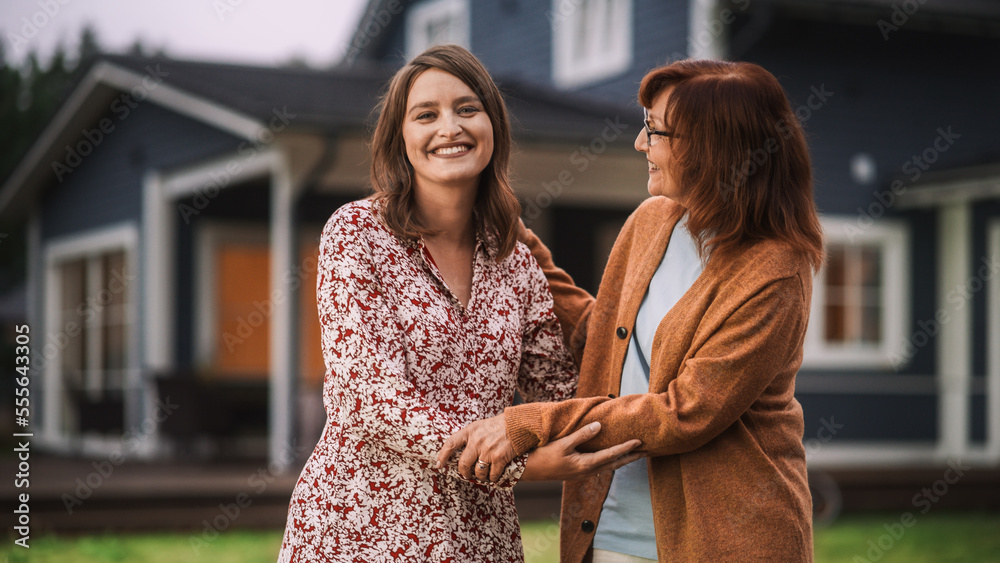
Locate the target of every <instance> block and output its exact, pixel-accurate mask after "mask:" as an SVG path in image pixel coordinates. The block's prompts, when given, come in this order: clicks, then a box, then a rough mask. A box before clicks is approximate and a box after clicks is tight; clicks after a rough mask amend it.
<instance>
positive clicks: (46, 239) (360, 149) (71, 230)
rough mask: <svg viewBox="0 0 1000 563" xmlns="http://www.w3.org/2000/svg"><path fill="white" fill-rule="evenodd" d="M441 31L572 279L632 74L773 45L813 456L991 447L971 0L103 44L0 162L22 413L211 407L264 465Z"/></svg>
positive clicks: (627, 105)
mask: <svg viewBox="0 0 1000 563" xmlns="http://www.w3.org/2000/svg"><path fill="white" fill-rule="evenodd" d="M442 41H448V42H457V43H460V44H463V45H466V46H468V47H470V48H471V50H472V51H473V52H475V53H476V54H477V55H478V56H479V57H480V58H481V59H482V60H483V61H484V63H485V64H486V65H487V67H488V68H489V69H490V70H491V72H492V73H493V74H494V76H495V77H497V79H498V82H499V83H500V85H501V89H502V90H504V91H505V93H506V94H507V96H508V101H509V103H510V106H511V110H512V113H513V115H514V116H515V118H516V126H517V129H516V136H517V143H518V152H517V154H516V155H515V157H514V166H515V178H516V188H517V190H518V192H519V195H520V196H521V198H522V201H523V203H524V209H525V220H526V222H529V223H530V224H531V226H532V227H533V228H535V229H536V230H537V231H538V232H539V233H540V234H541V235H542V237H543V238H544V239H545V240H546V241H547V242H548V243H549V244H550V246H551V248H552V250H553V252H554V254H555V256H556V259H557V262H558V263H559V264H560V265H563V266H564V267H565V268H566V269H567V270H568V271H570V273H572V274H573V275H574V277H575V278H576V279H577V280H578V282H579V283H581V285H583V286H585V287H589V288H591V289H594V288H595V287H596V285H597V282H598V280H599V278H600V274H601V271H602V268H603V260H604V258H605V257H606V256H607V252H608V250H609V249H610V246H611V244H612V243H613V241H614V237H615V235H616V233H617V231H618V229H619V228H620V226H621V224H622V222H623V221H624V218H625V217H626V216H627V215H628V213H629V212H630V211H631V210H632V209H634V208H635V207H636V205H637V204H638V203H639V202H640V201H641V200H642V199H643V198H644V197H646V194H645V190H644V186H645V167H644V166H643V163H642V158H641V156H639V155H637V154H636V153H635V152H634V150H633V149H632V148H631V142H632V139H633V138H634V136H635V134H636V133H637V131H638V127H639V124H640V122H641V120H640V119H639V116H640V115H641V112H640V108H639V107H638V106H637V105H636V104H635V102H634V98H635V92H636V89H637V85H638V82H639V80H640V79H641V77H642V76H643V75H644V74H645V72H646V71H647V70H648V69H650V68H653V67H655V66H658V65H661V64H663V63H665V62H667V61H670V60H674V59H677V58H681V57H685V56H694V57H722V58H733V59H741V60H748V61H753V62H757V63H759V64H761V65H762V66H764V67H765V68H767V69H769V70H771V71H772V72H773V73H774V74H775V75H776V76H778V78H779V80H780V81H781V83H782V85H783V86H784V88H785V90H786V92H787V93H788V95H789V97H790V99H791V101H792V104H793V107H794V108H795V111H796V116H797V117H798V118H799V120H800V121H801V122H802V123H803V125H804V126H805V128H806V132H807V135H808V137H809V141H810V147H811V152H812V156H813V163H814V173H815V191H816V200H817V202H818V205H819V208H820V211H821V213H822V221H823V225H824V228H825V231H826V235H827V253H828V260H827V264H826V266H825V267H824V269H823V270H822V271H821V272H820V273H819V275H818V276H817V277H816V280H815V289H814V302H813V306H812V315H813V318H812V320H811V323H810V329H809V333H808V335H807V345H806V357H805V360H804V363H803V367H802V369H801V371H800V375H799V378H798V385H797V390H796V394H797V397H798V399H799V401H800V402H801V403H802V405H803V407H804V410H805V415H806V431H805V445H806V450H807V455H808V457H809V462H810V465H811V467H814V468H843V467H871V468H877V469H889V470H892V469H896V468H902V467H913V466H927V467H942V466H944V465H945V464H946V463H948V462H951V461H957V460H960V461H961V462H962V463H965V464H972V465H975V466H983V467H986V466H989V467H997V466H998V465H1000V276H997V275H996V272H997V269H998V262H1000V204H998V200H1000V143H998V141H996V140H995V135H994V132H995V129H996V125H997V124H998V123H1000V108H998V107H997V105H996V104H995V100H996V98H997V95H998V94H1000V77H998V76H996V73H995V72H992V69H995V68H998V67H1000V49H998V47H1000V9H998V8H997V7H995V4H994V3H993V2H989V1H986V0H961V1H948V2H945V1H944V0H897V1H890V0H753V1H751V0H732V1H729V0H552V1H541V2H528V1H524V0H496V1H487V0H414V1H404V0H371V1H370V2H369V6H368V9H367V11H366V15H365V16H364V18H363V20H362V22H361V23H360V25H359V27H358V31H357V33H356V35H355V36H354V38H353V39H352V42H351V47H350V49H349V52H348V55H347V58H346V60H345V64H344V66H343V67H342V68H338V69H335V70H333V71H323V72H319V71H308V70H295V69H264V68H251V67H239V66H230V65H216V64H205V63H193V62H181V61H163V60H141V59H132V58H123V57H104V58H102V59H100V60H98V61H96V62H95V63H94V64H93V65H91V66H90V67H89V69H88V70H87V72H86V73H85V74H84V76H83V78H82V79H81V80H80V81H79V83H78V85H77V87H76V89H75V90H74V91H73V93H72V94H71V95H70V97H69V98H67V100H66V102H65V104H64V105H63V107H62V109H61V110H60V112H59V113H58V114H57V115H56V116H55V117H54V119H53V121H52V122H51V124H50V125H49V127H48V128H47V129H46V130H45V132H44V133H43V134H42V135H41V136H40V137H39V139H38V141H37V142H36V143H35V145H34V147H33V148H32V150H31V152H30V153H29V154H28V155H27V156H26V158H25V159H24V161H23V162H22V163H21V166H20V167H19V168H18V169H17V170H16V171H15V173H14V174H13V175H12V176H11V178H10V179H8V181H7V182H6V184H5V185H4V186H3V188H2V189H0V215H8V214H26V215H27V216H28V217H30V223H29V224H30V228H29V233H30V236H29V240H28V241H27V243H28V245H29V255H30V257H31V264H30V267H29V277H30V280H29V288H30V290H31V293H30V295H29V299H28V301H29V303H30V307H29V317H30V319H31V322H32V326H33V330H35V331H36V333H37V334H44V335H45V338H46V342H45V344H44V346H40V347H39V348H37V349H36V350H35V352H36V354H39V355H40V357H39V358H38V362H36V363H35V364H33V365H34V366H35V369H36V374H35V376H34V377H35V379H34V385H35V386H34V387H33V391H32V393H33V396H41V398H42V404H41V409H40V410H39V411H38V412H39V413H40V416H41V420H36V421H35V422H36V423H37V424H38V432H39V436H40V438H39V440H41V441H42V442H43V443H44V444H45V445H46V446H47V447H49V448H50V449H55V450H61V451H67V452H73V451H101V450H102V448H103V450H105V451H106V450H108V449H112V448H115V447H120V446H118V444H120V440H119V438H120V436H121V434H120V431H124V432H125V433H126V435H127V436H128V435H130V433H131V435H132V436H133V437H134V438H135V439H134V440H132V441H130V442H127V443H130V444H134V452H132V453H134V454H135V455H145V456H149V457H155V456H156V455H171V454H179V453H183V452H182V451H181V450H179V449H178V448H179V447H180V446H181V445H184V444H186V443H189V442H190V440H187V439H186V438H185V437H190V436H196V435H197V433H198V425H203V426H204V425H209V426H210V427H213V428H216V429H217V430H216V432H217V433H219V434H223V435H227V436H230V437H231V439H232V440H234V441H235V442H232V441H231V442H230V443H238V444H250V445H253V444H256V445H257V447H260V445H261V444H260V441H261V440H262V439H266V440H267V442H266V447H267V451H268V452H269V455H270V457H271V459H272V460H273V461H275V462H277V463H280V462H282V460H287V458H288V457H289V455H288V452H289V450H290V448H292V446H293V445H294V444H296V443H299V442H302V443H308V442H309V440H308V439H302V436H303V435H309V434H310V432H315V428H311V429H310V428H309V426H310V423H309V421H316V420H317V416H318V415H317V414H316V411H317V404H316V397H317V392H316V386H317V385H318V384H319V379H320V374H321V371H322V368H321V364H320V362H319V360H318V351H317V350H316V348H315V346H316V345H317V343H318V338H317V337H316V335H315V331H316V330H317V329H316V326H315V323H314V322H313V321H312V320H310V314H314V312H313V313H310V310H309V307H310V306H311V297H310V295H309V292H308V288H310V287H311V284H312V280H311V278H310V275H313V274H314V272H313V270H314V268H315V264H314V262H310V257H311V256H312V255H313V254H314V252H315V244H316V241H315V237H316V234H317V233H318V232H319V228H320V226H321V225H322V222H323V220H324V219H325V217H326V216H327V215H328V214H329V212H330V211H331V210H332V209H334V208H335V207H336V206H337V205H339V204H340V203H343V202H345V201H348V200H351V199H354V198H357V197H360V196H361V195H363V194H364V186H365V183H366V175H367V172H366V171H367V164H366V162H367V150H366V148H365V145H364V137H365V131H366V117H367V116H368V115H369V112H370V109H371V107H372V106H373V105H374V103H375V97H376V95H377V92H378V89H379V87H380V85H381V84H382V83H383V82H384V81H385V79H386V77H387V76H388V73H389V72H391V70H392V69H394V68H396V67H398V66H399V65H400V64H402V63H403V62H404V61H405V60H407V59H408V58H409V57H411V56H412V55H414V54H416V53H418V52H420V51H421V50H422V49H423V48H425V47H426V46H428V45H430V44H432V43H435V42H442ZM753 158H754V155H752V154H750V155H748V163H747V164H748V166H751V165H752V161H753ZM265 271H266V272H267V274H266V275H265V274H263V272H265ZM116 288H117V289H116ZM303 288H306V289H303ZM71 327H72V329H73V330H70V328H71ZM171 393H172V394H171ZM167 397H173V401H174V402H173V403H169V402H166V403H165V402H164V399H165V398H167ZM177 397H182V398H183V400H177ZM206 397H207V399H206ZM158 401H159V402H158ZM174 404H176V405H177V406H176V407H175V406H173V405H174ZM263 404H266V405H267V408H266V412H268V413H269V416H268V417H267V420H266V427H264V426H263V424H264V420H262V415H261V413H262V412H264V410H265V409H264V407H263V406H262V405H263ZM206 405H207V406H206ZM185 407H187V408H185ZM213 407H214V408H213ZM108 412H112V413H114V416H113V417H110V418H112V419H113V420H109V417H107V416H104V415H103V414H102V413H104V414H106V413H108ZM192 412H195V413H201V414H199V416H208V415H211V414H218V413H219V412H222V413H237V414H238V418H239V420H244V421H247V420H248V421H251V422H252V421H253V420H254V418H253V417H254V416H256V417H257V418H256V420H257V422H258V423H259V424H261V425H262V428H261V429H259V430H258V431H257V432H256V434H253V435H251V436H241V435H239V429H232V428H226V427H225V420H221V421H220V420H214V421H213V420H210V417H209V418H205V419H202V418H192V417H191V416H193V415H190V414H189V413H192ZM205 413H207V415H206V414H205ZM239 413H243V414H239ZM311 413H312V414H311ZM297 414H298V415H300V416H301V419H302V420H301V421H299V420H297V419H296V415H297ZM216 418H223V419H226V418H227V417H216ZM229 418H231V417H229ZM160 419H162V420H160ZM192 421H194V422H197V423H198V424H194V422H192ZM171 427H172V428H171ZM234 434H235V436H234ZM240 440H243V441H240ZM254 440H256V441H254ZM296 440H298V442H297V441H296Z"/></svg>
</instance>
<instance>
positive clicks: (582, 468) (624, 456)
mask: <svg viewBox="0 0 1000 563" xmlns="http://www.w3.org/2000/svg"><path fill="white" fill-rule="evenodd" d="M600 431H601V423H600V422H592V423H590V424H588V425H587V426H584V427H583V428H581V429H579V430H577V431H576V432H573V433H572V434H570V435H569V436H566V437H564V438H560V439H558V440H556V441H555V442H550V443H548V444H546V445H544V446H542V447H541V448H538V449H536V450H534V451H532V452H531V453H529V454H528V463H527V465H526V466H525V468H524V473H522V474H521V480H522V481H574V480H577V479H583V478H584V477H590V476H591V475H600V474H601V473H604V472H606V471H614V470H616V469H618V468H619V467H622V466H624V465H628V464H630V463H632V462H633V461H636V460H637V459H641V458H643V457H645V455H646V454H644V453H640V452H632V450H634V449H636V448H638V447H639V446H640V445H641V444H642V442H640V441H639V440H629V441H628V442H625V443H623V444H618V445H617V446H612V447H610V448H607V449H603V450H600V451H596V452H594V453H580V452H578V451H576V447H577V446H579V445H580V444H583V443H584V442H587V441H590V440H591V439H593V438H594V436H597V433H598V432H600Z"/></svg>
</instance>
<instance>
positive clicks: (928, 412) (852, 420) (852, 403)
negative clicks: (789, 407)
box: [796, 394, 938, 445]
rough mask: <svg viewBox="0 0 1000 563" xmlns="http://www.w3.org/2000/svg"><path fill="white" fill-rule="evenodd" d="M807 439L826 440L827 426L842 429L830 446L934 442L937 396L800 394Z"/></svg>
mask: <svg viewBox="0 0 1000 563" xmlns="http://www.w3.org/2000/svg"><path fill="white" fill-rule="evenodd" d="M796 398H797V399H798V400H799V402H800V403H801V404H802V410H803V413H804V418H805V433H804V435H803V436H804V439H805V440H806V441H808V440H809V439H810V438H817V437H820V438H821V437H824V436H826V435H827V433H826V432H824V433H820V429H821V428H824V426H825V425H824V422H823V421H826V422H828V423H830V425H834V424H835V425H840V427H839V428H837V429H836V434H834V435H833V436H832V440H830V442H829V443H831V444H837V445H840V444H842V443H843V442H859V441H882V440H885V441H889V442H933V441H934V440H936V439H937V435H938V415H937V412H938V403H937V401H938V399H937V396H914V395H859V394H828V395H812V394H800V395H796Z"/></svg>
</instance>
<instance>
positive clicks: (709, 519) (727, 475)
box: [505, 197, 813, 563]
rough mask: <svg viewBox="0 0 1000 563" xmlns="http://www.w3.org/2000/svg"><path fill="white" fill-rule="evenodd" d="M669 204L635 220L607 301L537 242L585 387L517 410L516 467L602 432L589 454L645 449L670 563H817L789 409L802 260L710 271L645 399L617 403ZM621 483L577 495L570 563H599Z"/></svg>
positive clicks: (794, 412)
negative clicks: (519, 460)
mask: <svg viewBox="0 0 1000 563" xmlns="http://www.w3.org/2000/svg"><path fill="white" fill-rule="evenodd" d="M672 205H675V204H674V203H673V202H671V201H670V200H669V199H666V198H663V197H654V198H651V199H648V200H646V201H645V202H644V203H643V204H642V205H641V206H640V207H639V209H637V210H636V211H635V212H634V213H633V214H632V216H631V217H629V220H628V221H627V222H626V224H625V227H624V228H623V229H622V232H621V234H620V235H619V236H618V240H617V241H616V242H615V246H614V249H613V250H612V252H611V256H610V258H609V259H608V265H607V268H606V269H605V271H604V278H603V280H602V281H601V286H600V289H599V291H598V293H597V299H596V301H595V299H594V298H593V297H591V296H590V295H589V294H587V293H586V292H584V291H583V290H581V289H579V288H577V287H576V286H575V285H573V281H572V279H571V278H570V277H569V276H568V275H567V274H566V273H565V272H563V271H562V270H559V269H558V268H556V267H555V265H554V264H553V263H552V256H551V254H550V253H549V251H548V249H547V248H545V246H544V245H542V243H541V241H539V240H538V238H537V237H535V236H534V234H532V233H530V231H529V232H527V233H526V235H525V238H526V239H527V241H526V242H527V243H528V246H529V247H530V248H531V250H532V253H533V254H534V255H535V258H536V259H537V260H538V262H539V264H541V266H542V269H543V270H544V271H545V272H546V276H547V277H548V279H549V284H550V286H551V288H552V293H553V296H554V298H555V304H556V314H557V315H558V317H559V321H560V323H561V324H562V327H563V333H564V337H565V338H566V340H567V343H568V344H569V346H570V349H571V350H573V351H574V354H575V356H576V358H577V361H578V362H580V366H581V367H580V370H581V371H580V384H579V389H578V391H577V398H576V399H571V400H569V401H564V402H561V403H529V404H524V405H518V406H514V407H508V408H507V409H506V410H505V423H506V427H507V435H508V437H509V438H510V439H511V441H512V442H513V444H514V448H515V450H516V452H517V454H518V455H520V454H522V453H524V452H526V451H528V450H530V449H531V448H534V447H536V446H539V445H544V444H545V443H547V442H549V441H551V440H555V439H557V438H561V437H563V436H566V435H567V434H570V433H571V432H572V431H574V430H575V429H578V428H580V427H581V426H583V425H585V424H588V423H590V422H593V421H595V420H596V421H600V422H601V424H602V427H601V433H600V434H599V435H598V436H597V437H596V438H595V439H594V440H592V441H591V442H588V443H587V444H585V447H586V449H589V450H594V449H599V448H605V447H608V446H612V445H614V444H619V443H621V442H625V441H627V440H630V439H632V438H639V439H640V440H642V444H643V445H642V446H641V447H640V449H641V450H643V451H645V452H648V454H649V456H650V457H649V458H647V460H646V463H647V464H648V468H649V477H650V479H649V481H650V490H651V494H652V503H653V520H654V526H655V529H656V546H657V552H658V554H659V559H660V561H671V562H679V561H697V562H702V561H713V562H718V561H769V562H775V561H812V557H813V549H812V501H811V497H810V494H809V485H808V482H807V478H806V460H805V450H804V448H803V446H802V433H803V419H802V408H801V406H800V405H799V403H798V401H796V400H795V397H794V395H793V393H794V389H795V373H796V371H797V370H798V368H799V365H800V364H801V362H802V343H803V339H804V336H805V331H806V325H807V322H808V320H809V303H810V295H811V292H812V271H811V269H810V265H809V261H808V260H807V258H806V257H805V256H804V255H803V254H801V253H799V252H796V251H794V250H792V249H791V248H789V247H788V246H787V245H785V244H783V243H780V242H775V241H762V242H757V243H754V244H748V245H747V246H746V248H745V249H743V250H741V252H739V253H738V254H737V255H734V256H732V257H728V259H726V260H721V259H715V258H714V257H713V259H710V260H709V261H708V264H707V265H706V267H705V269H704V271H703V273H702V275H701V276H700V277H699V278H698V279H697V280H696V281H695V283H694V285H693V286H692V287H691V289H690V290H688V292H687V293H686V294H685V295H684V296H683V297H682V298H681V300H680V301H678V303H677V304H676V305H675V306H674V308H673V309H671V310H670V311H669V312H668V313H667V315H666V316H665V317H664V318H663V320H662V321H661V322H660V325H659V327H658V328H657V331H656V334H655V336H654V340H653V347H652V354H651V358H650V362H649V364H650V376H649V393H647V394H642V395H630V396H626V397H618V396H617V395H618V392H619V389H620V385H621V372H622V365H623V362H624V360H625V352H626V349H627V347H628V342H629V338H631V336H632V328H633V326H634V324H635V319H636V314H637V312H638V310H639V305H640V304H641V302H642V298H643V296H644V295H645V293H646V289H647V287H648V285H649V281H650V279H651V278H652V276H653V273H654V272H655V271H656V269H657V267H658V266H659V263H660V259H661V258H662V257H663V254H664V252H665V250H666V247H667V243H668V242H669V240H670V234H671V232H672V231H673V228H674V222H673V221H667V219H666V218H667V216H668V212H669V210H670V209H671V206H672ZM584 344H585V345H584ZM637 463H641V462H637ZM610 483H611V476H610V475H603V476H600V477H595V478H591V479H585V480H580V481H571V482H567V483H565V485H564V488H563V500H562V521H561V540H560V551H561V560H562V561H563V562H574V563H575V562H578V561H583V560H585V558H586V559H587V560H589V558H590V545H591V543H592V540H593V536H594V534H593V532H594V528H595V526H596V525H598V524H599V522H600V515H601V507H602V506H603V503H604V499H605V497H606V496H607V493H608V488H609V486H610Z"/></svg>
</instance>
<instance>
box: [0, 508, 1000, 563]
mask: <svg viewBox="0 0 1000 563" xmlns="http://www.w3.org/2000/svg"><path fill="white" fill-rule="evenodd" d="M900 517H901V515H900V514H872V515H858V516H848V517H843V518H841V519H840V520H838V521H837V522H836V523H835V524H834V525H832V526H829V527H827V528H823V529H818V530H816V562H817V563H834V562H838V563H839V562H842V561H843V562H847V563H855V562H856V561H857V562H860V561H879V563H895V562H906V563H946V562H951V561H953V562H961V563H979V562H1000V514H993V513H991V514H985V513H959V514H944V513H941V514H933V513H932V514H928V515H920V514H916V515H914V519H913V521H904V522H902V523H901V522H900ZM907 523H909V524H910V525H909V526H906V525H905V524H907ZM886 526H888V528H887V527H886ZM523 531H524V552H525V560H526V561H527V562H528V563H544V562H555V561H558V554H559V539H558V529H557V527H556V525H555V524H554V523H551V522H528V523H525V524H524V525H523ZM192 537H198V538H200V535H199V536H192V535H189V534H182V533H181V534H178V533H171V534H167V533H163V534H150V535H126V536H113V535H100V536H86V537H72V538H61V537H55V536H48V537H33V538H32V539H31V549H30V550H27V549H24V548H21V547H17V546H14V545H13V541H12V540H11V541H9V542H7V544H6V545H4V546H3V547H2V548H0V561H4V562H8V561H9V562H10V563H20V562H22V561H23V562H29V561H30V562H32V563H43V562H45V563H47V562H52V563H56V562H58V563H63V562H67V561H72V562H73V563H108V562H117V561H128V562H138V563H175V562H177V561H211V562H212V563H256V562H261V563H265V562H267V563H273V562H274V560H275V558H276V556H277V551H278V544H279V543H280V542H281V532H280V531H268V532H242V531H233V532H228V533H223V534H220V535H219V537H218V538H216V539H215V540H214V541H212V542H207V543H205V542H203V543H198V542H197V541H195V542H194V543H192V539H191V538H192ZM869 542H872V543H869ZM873 546H874V547H873ZM869 550H871V553H870V554H869V553H868V552H869ZM29 554H30V555H29Z"/></svg>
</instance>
